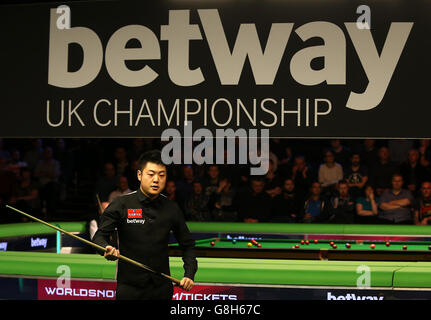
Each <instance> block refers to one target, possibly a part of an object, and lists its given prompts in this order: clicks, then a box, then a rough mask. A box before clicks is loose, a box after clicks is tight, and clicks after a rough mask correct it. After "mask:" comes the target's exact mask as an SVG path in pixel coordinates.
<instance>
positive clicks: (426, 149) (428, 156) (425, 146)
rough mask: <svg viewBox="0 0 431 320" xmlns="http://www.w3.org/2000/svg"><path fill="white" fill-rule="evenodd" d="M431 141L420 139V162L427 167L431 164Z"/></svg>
mask: <svg viewBox="0 0 431 320" xmlns="http://www.w3.org/2000/svg"><path fill="white" fill-rule="evenodd" d="M430 142H431V139H421V140H419V155H420V163H421V165H422V166H424V167H425V168H428V167H429V165H430V164H431V149H430Z"/></svg>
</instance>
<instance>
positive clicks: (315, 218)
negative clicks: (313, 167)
mask: <svg viewBox="0 0 431 320" xmlns="http://www.w3.org/2000/svg"><path fill="white" fill-rule="evenodd" d="M303 210H304V211H303V214H302V216H303V218H302V221H303V222H305V223H312V222H326V221H327V219H328V203H327V201H326V199H325V198H324V197H323V196H322V188H321V185H320V183H319V182H317V181H316V182H313V183H312V184H311V187H310V196H309V198H308V199H307V200H306V201H305V204H304V209H303Z"/></svg>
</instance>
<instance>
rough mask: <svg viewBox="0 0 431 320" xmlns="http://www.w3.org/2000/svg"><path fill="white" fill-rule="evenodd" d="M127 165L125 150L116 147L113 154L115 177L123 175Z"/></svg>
mask: <svg viewBox="0 0 431 320" xmlns="http://www.w3.org/2000/svg"><path fill="white" fill-rule="evenodd" d="M128 165H129V161H128V160H127V152H126V149H125V148H123V147H117V148H116V149H115V152H114V166H115V171H116V172H117V175H119V176H122V175H124V171H125V170H126V167H127V166H128Z"/></svg>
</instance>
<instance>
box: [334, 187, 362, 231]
mask: <svg viewBox="0 0 431 320" xmlns="http://www.w3.org/2000/svg"><path fill="white" fill-rule="evenodd" d="M337 191H338V195H336V196H334V197H332V198H331V201H330V204H331V206H330V208H329V210H330V218H329V222H330V223H342V224H350V223H354V222H355V215H356V204H355V200H354V199H353V198H352V196H351V195H350V192H349V184H348V183H347V181H340V182H339V183H338V184H337Z"/></svg>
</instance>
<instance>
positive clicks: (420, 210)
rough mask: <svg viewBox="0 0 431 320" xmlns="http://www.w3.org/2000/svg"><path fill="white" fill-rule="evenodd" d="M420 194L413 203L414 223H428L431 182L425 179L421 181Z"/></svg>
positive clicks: (430, 212) (430, 204) (430, 208)
mask: <svg viewBox="0 0 431 320" xmlns="http://www.w3.org/2000/svg"><path fill="white" fill-rule="evenodd" d="M420 191H421V195H420V196H419V198H418V199H417V201H416V204H415V217H414V219H415V224H416V225H430V224H431V182H430V181H425V182H423V183H422V187H421V190H420Z"/></svg>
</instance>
